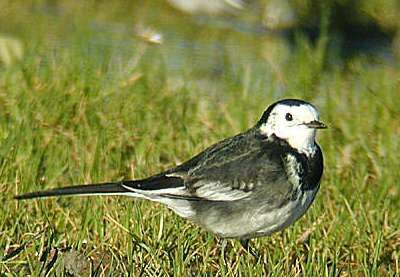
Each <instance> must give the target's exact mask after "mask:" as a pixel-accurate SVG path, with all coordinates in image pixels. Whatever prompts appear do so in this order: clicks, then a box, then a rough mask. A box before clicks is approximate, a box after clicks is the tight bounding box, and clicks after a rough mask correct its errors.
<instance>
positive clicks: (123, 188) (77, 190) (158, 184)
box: [14, 174, 184, 200]
mask: <svg viewBox="0 0 400 277" xmlns="http://www.w3.org/2000/svg"><path fill="white" fill-rule="evenodd" d="M182 187H184V185H183V180H182V179H181V178H179V177H168V176H165V175H162V174H160V175H155V176H153V177H150V178H146V179H142V180H132V181H121V182H114V183H101V184H90V185H78V186H69V187H62V188H54V189H50V190H43V191H34V192H30V193H26V194H21V195H16V196H14V198H15V199H17V200H25V199H33V198H43V197H52V196H67V195H107V194H108V195H113V194H114V195H124V194H126V195H133V194H135V196H139V197H140V194H142V197H145V194H149V193H150V194H151V193H152V192H153V194H154V193H157V192H158V191H164V190H165V191H166V192H168V191H170V190H171V189H172V190H174V189H178V190H179V188H182ZM141 192H142V193H141Z"/></svg>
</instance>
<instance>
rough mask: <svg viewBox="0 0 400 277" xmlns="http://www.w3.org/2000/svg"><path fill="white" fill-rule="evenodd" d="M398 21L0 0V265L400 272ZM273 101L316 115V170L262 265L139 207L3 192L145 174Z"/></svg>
mask: <svg viewBox="0 0 400 277" xmlns="http://www.w3.org/2000/svg"><path fill="white" fill-rule="evenodd" d="M399 18H400V1H398V0H327V1H318V0H292V1H289V0H260V1H256V0H253V1H251V0H152V1H143V0H142V1H133V0H132V1H128V0H112V1H100V0H98V1H94V0H87V1H78V0H59V1H56V0H54V1H50V0H47V1H45V0H35V1H33V0H0V139H1V143H0V202H1V203H3V204H2V205H0V257H1V259H0V272H5V273H8V274H12V273H14V274H15V273H16V272H18V273H19V276H22V275H32V276H39V275H45V274H47V273H49V272H53V273H54V272H55V273H59V274H61V273H62V272H64V273H66V274H67V275H68V274H70V275H74V276H88V275H90V274H91V275H93V276H98V275H101V274H103V275H107V274H109V275H112V274H114V275H115V274H119V275H123V274H126V272H131V273H133V275H135V276H140V275H145V276H161V275H170V276H188V275H193V276H195V275H196V274H198V273H199V272H206V273H208V274H209V275H216V276H225V275H229V274H231V275H240V274H241V273H243V272H247V273H248V274H247V275H249V276H262V275H268V274H271V273H273V274H275V275H276V276H288V275H292V276H298V275H305V276H319V275H321V273H322V272H324V274H326V275H327V276H337V275H343V276H352V275H357V276H358V275H360V276H399V275H400V269H399V264H400V262H399V256H400V231H399V226H400V201H399V198H400V186H399V180H400V171H399V168H400V161H399V149H400V124H399V122H400V97H399V96H400V67H399V65H400V63H399V57H400V32H399V30H400V20H399ZM287 97H296V98H302V99H305V100H308V101H310V102H312V103H313V104H315V105H316V106H317V107H318V108H319V109H320V111H321V118H322V120H323V121H324V122H326V123H327V124H328V126H329V129H328V130H326V131H324V132H320V133H319V134H318V141H319V143H320V144H321V146H322V149H323V152H324V156H325V163H326V166H325V172H324V177H323V180H322V185H321V191H320V193H319V194H318V196H317V199H316V201H315V203H314V204H313V205H312V207H311V209H310V210H309V211H308V212H307V214H306V215H305V216H304V217H303V218H302V219H301V220H300V221H299V222H298V223H296V224H294V226H291V227H290V228H288V229H287V230H285V231H283V232H280V233H277V234H275V235H273V236H271V237H267V238H262V239H261V238H260V239H257V240H254V241H253V242H252V243H253V246H254V248H256V249H257V250H259V251H260V253H261V255H262V259H261V260H260V261H254V260H253V259H252V257H251V256H250V257H249V256H248V255H246V254H245V253H243V252H242V250H241V248H240V246H239V245H236V244H235V243H234V242H230V243H229V244H228V248H227V253H226V256H227V259H226V260H225V261H222V260H221V257H220V247H219V245H218V240H217V239H215V238H214V237H213V236H212V235H210V234H208V233H207V232H205V231H203V230H201V229H200V228H198V227H196V226H193V225H192V224H191V223H190V222H187V221H184V220H182V219H180V218H179V217H177V216H175V215H173V213H172V212H170V211H169V210H167V209H166V208H161V207H160V206H159V205H157V204H154V203H149V202H146V201H134V200H132V199H125V198H118V197H108V198H100V197H99V198H96V197H95V198H85V199H83V200H82V198H81V199H70V198H62V199H51V200H44V201H28V202H18V203H17V202H15V201H13V200H12V199H11V197H12V196H13V195H15V194H18V193H21V192H28V191H33V190H37V189H44V188H51V187H59V186H63V185H68V184H81V183H92V182H104V181H111V180H121V179H133V178H142V177H146V176H149V175H151V174H154V173H156V172H159V171H161V170H164V169H167V168H169V167H171V166H175V165H177V164H179V163H180V162H183V161H184V160H186V159H188V158H190V157H192V156H193V155H194V154H195V153H198V152H200V151H202V150H203V149H204V148H206V147H207V146H209V145H211V144H213V143H215V142H217V141H218V140H220V139H223V138H225V137H228V136H232V135H234V134H236V133H238V132H241V131H243V130H246V129H247V128H249V127H251V126H253V125H254V124H255V123H256V122H257V120H258V118H259V117H260V116H261V114H262V112H263V110H264V109H265V108H266V106H268V105H269V104H270V103H272V102H273V101H276V100H278V99H280V98H287ZM99 272H100V273H101V274H100V273H99ZM68 276H69V275H68Z"/></svg>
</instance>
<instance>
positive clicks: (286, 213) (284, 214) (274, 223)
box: [256, 188, 318, 236]
mask: <svg viewBox="0 0 400 277" xmlns="http://www.w3.org/2000/svg"><path fill="white" fill-rule="evenodd" d="M317 191H318V188H317V189H315V190H307V191H305V192H302V193H300V194H299V196H298V197H297V198H296V199H294V200H293V201H289V202H288V203H287V204H286V205H284V206H282V207H281V208H279V209H276V210H274V211H271V212H269V213H266V214H262V215H259V216H260V218H263V220H262V221H263V222H264V223H263V226H262V227H261V228H260V229H259V230H258V231H257V232H256V236H265V235H269V234H271V233H273V232H276V231H279V230H282V229H284V228H286V227H288V226H289V225H291V224H292V223H294V222H295V221H296V220H297V219H299V218H300V217H301V216H302V215H303V214H304V213H305V212H306V211H307V210H308V208H309V207H310V205H311V203H312V202H313V201H314V198H315V194H316V193H317ZM259 220H260V219H259Z"/></svg>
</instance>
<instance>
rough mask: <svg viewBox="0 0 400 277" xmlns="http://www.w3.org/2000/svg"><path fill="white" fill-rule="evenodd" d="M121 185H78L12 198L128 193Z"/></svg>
mask: <svg viewBox="0 0 400 277" xmlns="http://www.w3.org/2000/svg"><path fill="white" fill-rule="evenodd" d="M121 184H122V183H103V184H91V185H79V186H70V187H63V188H55V189H50V190H43V191H34V192H30V193H25V194H21V195H16V196H14V198H15V199H17V200H25V199H33V198H42V197H52V196H67V195H93V194H97V195H98V194H123V193H126V192H129V190H127V189H126V188H124V187H123V186H122V185H121Z"/></svg>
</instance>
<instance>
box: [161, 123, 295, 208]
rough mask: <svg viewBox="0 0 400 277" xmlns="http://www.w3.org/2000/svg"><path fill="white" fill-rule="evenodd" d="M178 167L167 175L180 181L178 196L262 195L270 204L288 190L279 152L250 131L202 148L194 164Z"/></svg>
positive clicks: (222, 198) (230, 198) (212, 198)
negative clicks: (178, 178)
mask: <svg viewBox="0 0 400 277" xmlns="http://www.w3.org/2000/svg"><path fill="white" fill-rule="evenodd" d="M195 158H196V157H195ZM189 162H190V161H189ZM192 162H193V161H192ZM177 169H179V167H178V168H177ZM180 169H181V170H177V171H175V172H170V173H169V175H168V176H173V177H180V178H182V179H183V180H184V185H185V188H186V190H185V194H184V195H179V197H182V198H191V199H196V200H208V201H235V200H240V199H255V198H263V199H264V201H267V202H268V201H269V202H271V204H272V202H274V203H275V202H276V201H279V200H280V199H284V198H285V197H282V196H285V195H288V194H289V192H290V191H291V189H292V186H291V184H290V183H289V182H288V180H287V177H286V173H285V170H284V166H283V161H282V159H281V155H280V153H279V152H276V151H273V149H272V148H271V147H270V145H268V143H266V142H263V141H260V139H259V138H257V137H256V136H255V135H254V133H252V132H250V131H249V132H247V133H244V134H241V135H238V136H236V137H233V138H231V139H229V140H227V141H224V144H223V145H217V149H215V148H211V149H209V150H206V151H205V152H203V154H202V156H200V157H197V160H196V161H195V163H192V164H191V165H190V166H189V167H185V164H183V165H182V166H181V167H180ZM182 169H185V170H182ZM176 197H178V195H176ZM275 204H277V203H275Z"/></svg>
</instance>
